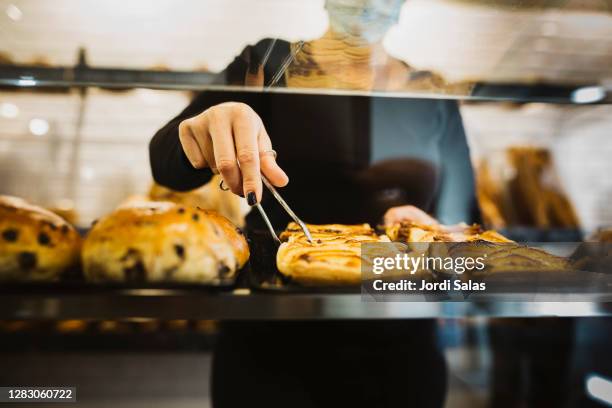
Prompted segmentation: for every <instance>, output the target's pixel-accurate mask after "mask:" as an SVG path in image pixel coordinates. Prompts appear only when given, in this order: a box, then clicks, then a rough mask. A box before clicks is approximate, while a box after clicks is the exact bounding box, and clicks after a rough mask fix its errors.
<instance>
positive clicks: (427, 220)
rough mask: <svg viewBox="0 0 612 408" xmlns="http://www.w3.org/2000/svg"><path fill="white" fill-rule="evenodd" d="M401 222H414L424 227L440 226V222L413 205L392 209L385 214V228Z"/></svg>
mask: <svg viewBox="0 0 612 408" xmlns="http://www.w3.org/2000/svg"><path fill="white" fill-rule="evenodd" d="M401 221H412V222H415V223H417V224H423V225H438V220H436V219H435V218H433V217H432V216H430V215H429V214H427V213H426V212H425V211H423V210H421V209H420V208H417V207H415V206H413V205H402V206H399V207H391V208H389V209H388V210H387V212H386V213H385V216H384V223H385V226H389V225H393V224H396V223H398V222H401Z"/></svg>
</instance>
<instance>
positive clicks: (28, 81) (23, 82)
mask: <svg viewBox="0 0 612 408" xmlns="http://www.w3.org/2000/svg"><path fill="white" fill-rule="evenodd" d="M17 85H18V86H34V85H36V80H35V79H34V77H31V76H22V77H21V78H19V79H18V80H17Z"/></svg>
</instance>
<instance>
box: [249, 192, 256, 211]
mask: <svg viewBox="0 0 612 408" xmlns="http://www.w3.org/2000/svg"><path fill="white" fill-rule="evenodd" d="M247 203H249V205H250V206H251V207H252V206H254V205H255V204H257V197H256V196H255V193H254V192H252V191H250V192H249V193H247Z"/></svg>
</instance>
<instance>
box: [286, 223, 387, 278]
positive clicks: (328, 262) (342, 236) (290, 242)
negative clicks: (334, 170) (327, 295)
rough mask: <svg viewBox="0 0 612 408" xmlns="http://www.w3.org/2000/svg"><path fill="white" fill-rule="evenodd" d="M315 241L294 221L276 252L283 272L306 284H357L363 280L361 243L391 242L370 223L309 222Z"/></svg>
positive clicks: (288, 227)
mask: <svg viewBox="0 0 612 408" xmlns="http://www.w3.org/2000/svg"><path fill="white" fill-rule="evenodd" d="M308 229H309V230H310V232H311V234H312V238H313V242H312V243H310V242H308V240H307V238H306V236H305V235H304V233H303V232H302V230H301V229H300V227H299V226H298V225H297V224H295V223H290V224H289V225H288V226H287V229H286V230H285V231H284V232H283V233H282V234H281V235H280V238H281V240H282V241H284V242H283V243H282V244H281V246H280V248H279V250H278V253H277V255H276V264H277V267H278V270H279V272H280V273H281V274H283V275H285V276H287V277H289V278H291V280H293V281H294V282H298V283H301V284H303V285H357V284H359V283H360V282H361V266H362V262H364V261H365V262H367V260H366V259H364V258H363V257H362V256H361V244H363V243H376V242H389V239H388V238H387V237H384V236H383V237H379V236H378V235H377V234H376V232H375V231H374V230H373V229H372V228H371V227H370V226H369V225H368V224H362V225H340V224H329V225H308Z"/></svg>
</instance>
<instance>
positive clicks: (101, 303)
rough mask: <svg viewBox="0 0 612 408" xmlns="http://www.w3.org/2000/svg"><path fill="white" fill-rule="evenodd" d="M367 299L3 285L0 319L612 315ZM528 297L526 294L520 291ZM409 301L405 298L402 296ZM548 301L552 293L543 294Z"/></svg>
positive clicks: (602, 306)
mask: <svg viewBox="0 0 612 408" xmlns="http://www.w3.org/2000/svg"><path fill="white" fill-rule="evenodd" d="M414 299H415V301H413V302H411V301H404V302H368V301H364V300H363V299H362V296H361V295H360V294H358V293H355V294H332V293H326V294H323V293H321V294H305V293H302V294H297V293H294V294H288V293H284V294H280V293H279V294H277V293H262V292H253V291H251V290H249V289H236V290H234V291H228V292H213V291H209V290H198V289H189V290H184V289H123V290H121V289H91V290H64V291H53V290H44V289H41V288H34V287H33V288H25V289H24V288H22V289H21V290H6V289H3V290H2V292H1V294H0V320H13V319H39V320H40V319H42V320H55V319H58V320H60V319H128V318H156V319H162V320H164V319H168V320H171V319H215V320H231V319H269V320H274V319H279V320H297V319H390V318H392V319H395V318H397V319H410V318H463V317H475V316H483V317H544V316H568V317H578V316H605V315H612V300H610V299H609V297H608V298H603V297H601V296H597V295H592V296H591V301H584V300H588V299H587V298H585V296H582V297H581V299H580V300H581V301H580V302H575V301H571V299H569V300H568V298H564V297H562V296H561V295H560V296H559V301H557V302H550V301H547V302H537V301H511V302H510V301H500V300H499V299H495V298H489V299H483V300H479V301H472V302H467V301H453V302H449V301H444V302H441V301H422V296H420V297H415V298H414ZM525 299H529V298H528V297H525ZM404 300H406V298H404ZM547 300H549V299H547Z"/></svg>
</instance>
